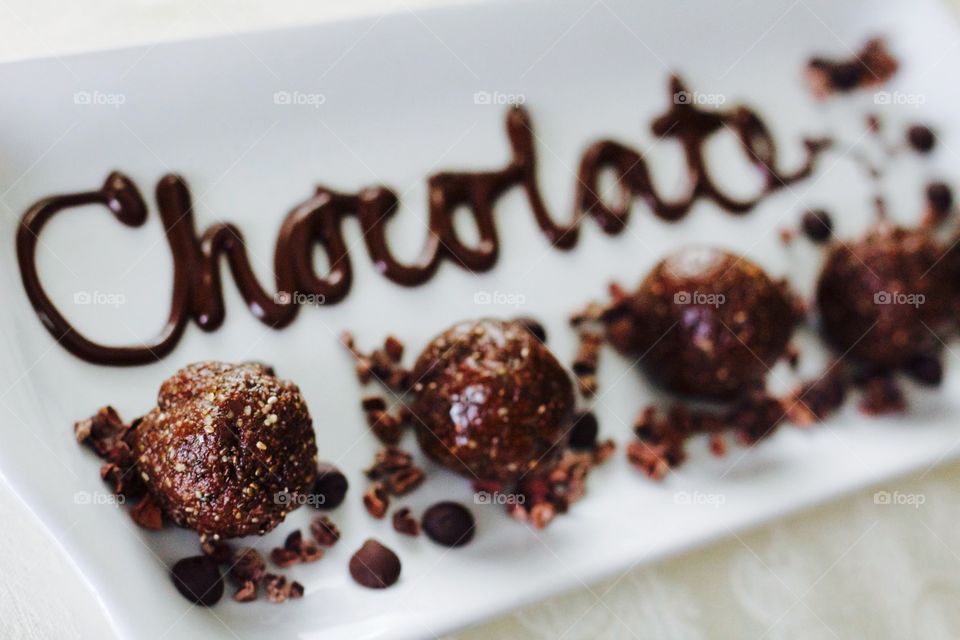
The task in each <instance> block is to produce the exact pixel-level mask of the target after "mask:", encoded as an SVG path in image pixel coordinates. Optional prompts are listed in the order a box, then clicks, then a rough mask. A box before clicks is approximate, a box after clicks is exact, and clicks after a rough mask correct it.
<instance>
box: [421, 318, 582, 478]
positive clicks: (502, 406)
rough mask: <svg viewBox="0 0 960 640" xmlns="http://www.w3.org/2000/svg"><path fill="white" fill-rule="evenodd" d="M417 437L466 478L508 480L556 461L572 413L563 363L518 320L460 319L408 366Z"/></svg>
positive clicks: (434, 455) (435, 456)
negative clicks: (412, 381) (411, 378)
mask: <svg viewBox="0 0 960 640" xmlns="http://www.w3.org/2000/svg"><path fill="white" fill-rule="evenodd" d="M413 379H414V380H415V381H416V383H415V385H414V393H415V394H416V400H415V402H414V405H413V411H414V413H415V414H416V416H417V418H418V419H417V420H415V421H414V422H415V424H416V431H417V439H418V440H419V442H420V447H421V448H422V449H423V451H424V452H425V453H426V454H427V455H428V456H429V457H430V458H432V459H433V460H435V461H436V462H438V463H440V464H442V465H444V466H445V467H447V468H449V469H452V470H453V471H456V472H458V473H461V474H463V475H465V476H467V477H468V478H471V479H473V480H476V479H480V480H484V481H500V482H512V481H516V480H517V479H519V478H520V477H522V476H523V475H524V474H525V473H527V472H528V471H529V470H530V469H533V468H534V467H536V466H538V465H549V464H551V463H553V462H554V461H556V459H557V458H558V457H559V456H560V454H561V453H562V449H563V448H564V445H565V444H566V443H565V438H566V433H567V431H568V429H569V426H570V421H571V419H572V414H573V406H574V397H573V385H572V383H571V381H570V377H569V376H568V375H567V372H566V371H565V370H564V368H563V367H562V366H561V365H560V363H559V362H557V360H556V358H554V357H553V355H552V354H551V353H550V352H549V351H548V350H547V348H546V347H545V346H543V344H542V343H541V342H540V341H539V340H538V339H537V338H536V337H534V336H533V334H531V333H530V331H529V330H528V329H527V328H526V327H525V326H524V325H523V324H522V323H520V322H507V321H501V320H477V321H471V322H462V323H460V324H457V325H455V326H453V327H451V328H450V329H448V330H447V331H445V332H444V333H442V334H440V335H439V336H437V337H436V338H435V339H434V340H433V341H432V342H431V343H430V344H429V345H428V346H427V348H426V349H425V350H424V351H423V353H422V354H420V357H419V358H418V360H417V363H416V365H415V367H414V372H413Z"/></svg>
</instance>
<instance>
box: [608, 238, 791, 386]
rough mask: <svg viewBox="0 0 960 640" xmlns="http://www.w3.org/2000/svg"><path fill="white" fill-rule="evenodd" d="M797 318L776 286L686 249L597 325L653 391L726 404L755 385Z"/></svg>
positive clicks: (745, 267) (755, 269)
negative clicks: (636, 361) (635, 363)
mask: <svg viewBox="0 0 960 640" xmlns="http://www.w3.org/2000/svg"><path fill="white" fill-rule="evenodd" d="M798 319H799V313H798V308H797V303H796V301H795V299H794V297H793V296H792V294H790V292H789V290H788V289H787V287H786V285H785V284H784V283H783V282H775V281H773V280H771V279H770V277H769V276H767V274H766V273H764V271H763V270H762V269H761V268H760V267H759V266H757V265H756V264H754V263H753V262H751V261H750V260H747V259H745V258H743V257H740V256H737V255H734V254H732V253H729V252H726V251H723V250H720V249H714V248H708V247H693V248H687V249H682V250H680V251H678V252H676V253H674V254H672V255H670V256H668V257H667V258H665V259H664V260H662V261H661V262H659V263H658V264H657V265H656V266H655V267H654V268H653V270H652V271H651V272H650V274H649V275H647V277H646V278H645V279H644V280H643V282H642V283H641V284H640V288H639V289H638V290H637V291H636V292H635V293H633V294H631V295H629V296H627V297H625V298H624V299H623V300H621V301H619V303H617V304H616V305H614V306H613V307H612V308H611V309H610V310H609V311H608V312H607V313H606V314H605V316H604V323H605V325H606V330H607V340H608V342H610V344H612V345H613V346H614V348H616V349H617V350H618V351H620V352H621V353H623V354H625V355H627V356H628V357H631V358H640V357H641V356H643V358H642V360H641V363H642V365H643V366H644V369H645V370H646V371H647V373H648V374H649V375H650V377H651V378H652V379H653V380H654V381H655V382H656V383H657V384H659V385H660V386H662V387H664V388H665V389H667V390H668V391H672V392H674V393H679V394H683V395H688V396H695V397H700V398H704V399H710V400H718V401H728V400H734V399H736V397H737V396H739V395H741V394H742V393H743V392H744V391H745V390H746V389H747V388H748V387H750V386H752V385H755V384H757V383H761V382H762V381H763V378H764V377H765V375H766V373H767V369H768V367H771V366H772V365H773V364H774V362H776V361H777V359H779V358H780V357H781V356H782V355H783V354H784V352H785V350H786V347H787V343H788V342H789V340H790V336H791V335H792V333H793V329H794V327H795V325H796V323H797V321H798Z"/></svg>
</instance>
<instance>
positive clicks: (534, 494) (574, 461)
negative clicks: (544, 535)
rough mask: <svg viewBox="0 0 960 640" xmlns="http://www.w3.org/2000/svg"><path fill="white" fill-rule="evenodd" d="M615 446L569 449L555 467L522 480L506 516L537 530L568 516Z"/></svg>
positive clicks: (610, 444) (604, 444)
mask: <svg viewBox="0 0 960 640" xmlns="http://www.w3.org/2000/svg"><path fill="white" fill-rule="evenodd" d="M613 446H614V445H613V441H606V442H604V443H603V444H601V445H599V446H598V447H596V449H595V450H594V451H573V450H569V449H568V450H567V451H565V452H564V453H563V457H561V459H560V461H559V462H558V463H557V464H556V465H555V466H553V467H551V468H550V469H545V470H539V469H538V470H537V471H535V472H534V473H531V474H530V475H527V476H525V477H524V478H522V479H521V480H520V482H519V483H518V484H517V487H516V489H515V490H514V499H513V500H507V512H508V513H509V514H510V516H511V517H513V518H515V519H517V520H520V521H522V522H528V523H530V525H532V526H533V527H535V528H538V529H542V528H544V527H546V526H547V525H548V524H550V522H552V521H553V519H554V517H555V516H556V515H558V514H561V513H566V512H567V511H568V510H569V509H570V507H571V506H572V505H573V504H574V503H575V502H577V501H578V500H579V499H580V498H582V497H583V495H584V493H585V492H586V480H587V475H588V474H589V473H590V471H591V469H593V467H595V466H597V465H598V464H600V463H602V462H603V461H605V460H606V459H608V458H609V457H610V453H611V452H612V451H613Z"/></svg>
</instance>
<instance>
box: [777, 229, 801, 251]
mask: <svg viewBox="0 0 960 640" xmlns="http://www.w3.org/2000/svg"><path fill="white" fill-rule="evenodd" d="M796 238H797V230H796V229H789V228H787V229H780V242H782V243H783V244H784V245H785V246H788V247H789V246H790V245H791V244H793V241H794V240H796Z"/></svg>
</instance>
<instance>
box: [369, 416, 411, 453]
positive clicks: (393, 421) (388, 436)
mask: <svg viewBox="0 0 960 640" xmlns="http://www.w3.org/2000/svg"><path fill="white" fill-rule="evenodd" d="M367 426H369V427H370V430H371V431H373V435H375V436H376V437H377V440H379V441H380V442H382V443H383V444H385V445H391V446H392V445H396V444H397V443H399V442H400V439H401V438H403V434H404V432H405V431H406V428H407V426H408V425H407V423H406V421H405V420H404V419H403V417H401V416H400V415H394V414H391V413H389V412H388V411H387V410H386V409H373V410H371V411H367Z"/></svg>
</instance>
